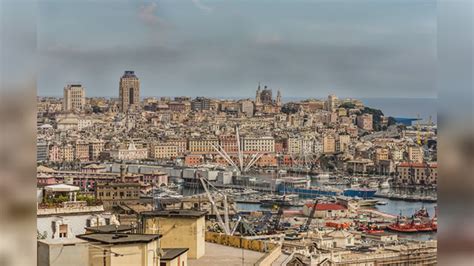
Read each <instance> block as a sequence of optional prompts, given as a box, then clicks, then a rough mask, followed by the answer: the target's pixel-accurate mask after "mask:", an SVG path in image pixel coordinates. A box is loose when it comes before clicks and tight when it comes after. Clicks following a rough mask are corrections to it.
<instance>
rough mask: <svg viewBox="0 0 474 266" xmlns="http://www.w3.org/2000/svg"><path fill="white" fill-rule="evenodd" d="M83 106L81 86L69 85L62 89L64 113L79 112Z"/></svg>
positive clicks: (83, 95) (83, 96)
mask: <svg viewBox="0 0 474 266" xmlns="http://www.w3.org/2000/svg"><path fill="white" fill-rule="evenodd" d="M85 104H86V100H85V92H84V88H83V87H82V85H81V84H69V85H67V86H66V87H64V98H63V110H64V111H72V112H80V111H82V110H84V106H85Z"/></svg>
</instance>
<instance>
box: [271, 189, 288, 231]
mask: <svg viewBox="0 0 474 266" xmlns="http://www.w3.org/2000/svg"><path fill="white" fill-rule="evenodd" d="M285 198H286V195H283V200H282V203H280V204H278V205H277V207H278V212H277V215H276V216H275V219H274V220H273V230H274V231H277V230H278V229H280V220H281V217H282V216H283V206H282V204H283V202H285Z"/></svg>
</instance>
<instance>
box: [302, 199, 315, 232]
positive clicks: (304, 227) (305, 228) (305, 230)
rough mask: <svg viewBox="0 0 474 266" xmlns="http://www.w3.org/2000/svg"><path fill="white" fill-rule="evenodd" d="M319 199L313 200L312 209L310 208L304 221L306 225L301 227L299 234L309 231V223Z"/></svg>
mask: <svg viewBox="0 0 474 266" xmlns="http://www.w3.org/2000/svg"><path fill="white" fill-rule="evenodd" d="M319 201H320V199H315V200H314V203H313V207H312V208H311V212H310V213H309V217H308V219H306V223H305V224H304V225H303V226H301V228H300V232H307V231H308V230H309V226H310V225H311V222H312V221H313V218H314V214H315V213H316V206H317V205H318V203H319Z"/></svg>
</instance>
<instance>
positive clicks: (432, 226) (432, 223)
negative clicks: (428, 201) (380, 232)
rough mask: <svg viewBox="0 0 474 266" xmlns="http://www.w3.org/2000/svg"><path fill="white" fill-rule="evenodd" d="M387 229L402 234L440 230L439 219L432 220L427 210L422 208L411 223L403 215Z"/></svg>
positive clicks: (412, 218)
mask: <svg viewBox="0 0 474 266" xmlns="http://www.w3.org/2000/svg"><path fill="white" fill-rule="evenodd" d="M387 229H389V230H391V231H395V232H402V233H417V232H419V233H423V232H433V231H437V230H438V223H437V217H436V216H435V217H433V218H432V219H430V217H429V215H428V212H427V210H426V209H425V208H424V207H422V208H421V209H420V210H418V211H416V212H415V214H413V216H412V217H411V221H410V220H409V219H407V218H406V217H404V216H402V215H401V214H400V215H398V216H397V221H396V222H395V223H393V224H390V225H388V226H387Z"/></svg>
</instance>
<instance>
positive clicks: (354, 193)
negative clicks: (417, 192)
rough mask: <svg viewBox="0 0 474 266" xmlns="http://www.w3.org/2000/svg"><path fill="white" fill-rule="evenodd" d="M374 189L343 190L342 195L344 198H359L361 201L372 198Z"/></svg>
mask: <svg viewBox="0 0 474 266" xmlns="http://www.w3.org/2000/svg"><path fill="white" fill-rule="evenodd" d="M376 192H377V190H376V189H371V188H347V189H344V192H343V195H344V196H346V197H359V198H363V199H368V198H373V197H374V195H375V193H376Z"/></svg>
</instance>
